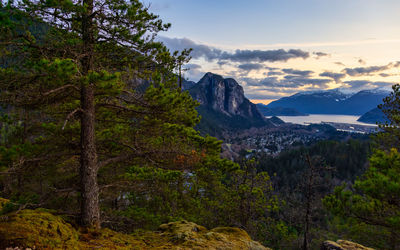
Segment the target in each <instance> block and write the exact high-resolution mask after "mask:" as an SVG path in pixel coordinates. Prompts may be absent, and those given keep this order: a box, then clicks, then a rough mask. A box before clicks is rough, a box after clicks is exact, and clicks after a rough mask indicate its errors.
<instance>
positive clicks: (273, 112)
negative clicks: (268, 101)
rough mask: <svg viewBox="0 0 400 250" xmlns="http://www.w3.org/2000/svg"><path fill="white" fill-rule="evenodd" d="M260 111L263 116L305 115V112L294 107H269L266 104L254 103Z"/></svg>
mask: <svg viewBox="0 0 400 250" xmlns="http://www.w3.org/2000/svg"><path fill="white" fill-rule="evenodd" d="M256 106H257V108H258V110H259V111H260V113H261V114H262V115H264V116H281V115H283V116H306V115H307V114H304V113H301V112H299V111H297V110H296V109H294V108H282V107H276V108H269V107H268V106H267V105H265V104H262V103H257V104H256Z"/></svg>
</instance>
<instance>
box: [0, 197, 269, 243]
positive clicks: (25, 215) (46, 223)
mask: <svg viewBox="0 0 400 250" xmlns="http://www.w3.org/2000/svg"><path fill="white" fill-rule="evenodd" d="M0 201H1V200H0ZM7 247H19V248H32V249H211V250H212V249H238V250H239V249H240V250H241V249H252V250H265V249H267V248H265V247H264V246H262V245H261V244H260V243H258V242H255V241H252V240H251V238H250V237H249V235H248V234H247V233H246V232H245V231H243V230H241V229H239V228H231V227H219V228H215V229H212V230H207V229H206V228H205V227H202V226H199V225H197V224H195V223H193V222H188V221H178V222H171V223H168V224H163V225H161V226H160V231H157V232H140V233H137V234H135V235H128V234H123V233H118V232H115V231H112V230H110V229H106V228H103V229H100V230H95V229H88V228H79V229H76V228H74V227H73V226H72V225H71V224H69V223H67V222H66V221H65V220H63V219H62V218H61V217H60V216H57V215H54V214H52V213H51V211H49V210H45V209H36V210H30V209H25V210H21V211H18V212H12V213H9V214H6V215H3V216H1V218H0V249H5V248H7Z"/></svg>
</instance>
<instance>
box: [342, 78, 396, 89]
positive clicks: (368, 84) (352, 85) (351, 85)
mask: <svg viewBox="0 0 400 250" xmlns="http://www.w3.org/2000/svg"><path fill="white" fill-rule="evenodd" d="M344 84H345V86H344V87H346V88H348V89H350V90H354V91H359V90H363V89H375V88H387V87H390V86H392V85H393V84H395V83H393V82H380V81H378V82H373V81H369V80H354V81H345V82H344Z"/></svg>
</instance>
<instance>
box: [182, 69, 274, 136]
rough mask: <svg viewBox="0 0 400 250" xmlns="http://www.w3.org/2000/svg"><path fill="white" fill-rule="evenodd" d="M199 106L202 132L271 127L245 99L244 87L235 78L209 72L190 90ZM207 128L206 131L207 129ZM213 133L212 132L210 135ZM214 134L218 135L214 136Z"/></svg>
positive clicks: (254, 106) (253, 105)
mask: <svg viewBox="0 0 400 250" xmlns="http://www.w3.org/2000/svg"><path fill="white" fill-rule="evenodd" d="M189 93H190V94H191V95H192V97H193V98H194V99H195V100H197V101H198V102H199V103H200V107H199V109H198V111H199V113H200V115H201V116H202V117H203V119H202V122H201V124H200V129H203V130H204V129H205V130H208V131H206V132H212V131H210V129H216V128H219V129H246V128H250V127H261V126H266V125H271V123H270V122H268V120H266V119H265V118H264V116H263V115H262V114H261V113H260V112H259V111H258V109H257V107H256V105H255V104H253V103H251V102H250V101H249V100H248V99H247V98H246V97H245V96H244V91H243V88H242V86H240V85H239V84H238V83H237V82H236V81H235V80H234V79H232V78H227V79H224V78H223V77H222V76H220V75H216V74H213V73H207V74H205V75H204V76H203V78H201V79H200V81H199V82H198V83H197V84H195V85H194V86H193V87H192V88H190V89H189ZM205 127H207V128H205ZM211 134H213V133H211ZM214 135H215V134H214Z"/></svg>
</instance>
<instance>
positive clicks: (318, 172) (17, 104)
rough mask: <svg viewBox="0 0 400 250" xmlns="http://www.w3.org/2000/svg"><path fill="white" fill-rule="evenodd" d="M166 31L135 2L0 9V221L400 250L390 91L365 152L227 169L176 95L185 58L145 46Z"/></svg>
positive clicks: (395, 108) (186, 100)
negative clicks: (38, 216) (45, 214)
mask: <svg viewBox="0 0 400 250" xmlns="http://www.w3.org/2000/svg"><path fill="white" fill-rule="evenodd" d="M169 27H170V24H166V23H164V22H163V21H162V20H161V19H160V18H159V17H158V16H157V15H154V14H152V13H150V12H149V9H148V8H147V7H146V6H144V5H143V4H142V3H141V2H140V1H138V0H133V1H123V0H109V1H94V0H84V1H73V0H66V1H35V0H31V1H29V0H27V1H15V2H12V1H10V2H8V3H5V4H3V3H2V6H1V10H0V55H1V62H0V66H1V67H0V104H1V120H0V129H1V130H0V131H1V134H0V171H1V172H0V197H1V198H4V199H7V202H6V203H5V205H4V206H3V207H2V210H1V211H0V215H7V214H10V213H16V212H19V211H21V210H22V209H28V208H29V209H37V208H46V209H50V210H51V211H53V212H54V213H56V214H59V215H62V216H64V218H65V220H67V221H69V222H71V223H72V224H73V225H76V226H77V227H78V226H82V227H88V228H94V229H100V228H104V227H105V228H110V229H113V230H115V231H119V232H123V233H127V234H131V233H135V232H137V231H143V230H156V229H157V228H158V226H159V225H160V224H162V223H167V222H171V221H178V220H183V219H184V220H188V221H192V222H195V223H198V224H200V225H203V226H205V227H207V228H212V227H217V226H233V227H239V228H241V229H244V230H246V231H247V232H248V233H249V234H250V236H251V237H252V238H253V239H255V240H257V241H259V242H261V243H262V244H263V245H265V246H268V247H271V248H273V249H300V248H302V249H318V248H319V246H320V244H321V243H322V242H323V241H324V240H327V239H332V240H336V239H339V238H346V239H352V240H355V241H357V242H359V243H361V244H365V245H368V246H371V247H376V248H379V249H398V248H399V246H400V241H399V239H400V235H399V234H400V198H399V197H400V154H399V153H398V151H397V150H398V149H399V147H400V143H399V140H400V132H399V131H400V130H399V124H400V116H399V114H398V113H399V112H400V111H399V110H400V107H399V105H400V104H399V103H400V101H399V98H400V85H395V86H393V92H392V94H391V95H390V96H389V97H387V98H386V99H385V100H384V104H383V105H381V107H380V108H381V110H382V111H383V112H384V113H385V115H386V116H387V117H388V120H389V122H388V123H386V124H382V125H381V126H380V127H381V132H380V133H378V134H377V135H375V136H374V138H372V139H371V140H369V139H364V140H353V139H350V140H341V141H337V140H336V141H335V140H330V141H320V142H316V143H314V144H312V145H308V146H301V147H297V148H294V149H291V150H289V151H285V152H282V153H281V154H280V155H278V156H276V157H272V156H268V155H265V154H254V155H252V157H247V156H246V155H245V154H243V155H242V156H241V157H239V158H238V159H236V160H235V162H233V161H230V160H227V159H223V158H221V156H220V153H221V143H222V142H221V141H219V140H217V139H216V138H214V137H210V136H203V135H201V134H200V132H198V131H196V130H195V126H196V125H197V124H198V123H199V121H200V117H199V116H198V114H197V111H196V107H197V106H198V103H197V102H196V101H194V100H193V99H192V98H191V96H190V95H189V93H188V92H187V91H182V88H181V86H180V85H181V82H182V65H184V64H185V63H187V62H188V61H189V60H190V51H191V50H190V48H188V49H187V50H184V51H182V52H178V51H169V50H168V49H167V48H166V47H165V46H164V45H163V44H162V43H160V42H156V41H155V40H154V38H155V37H156V35H157V33H158V32H161V31H166V30H168V28H169ZM0 240H2V239H1V235H0ZM0 246H1V244H0Z"/></svg>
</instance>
